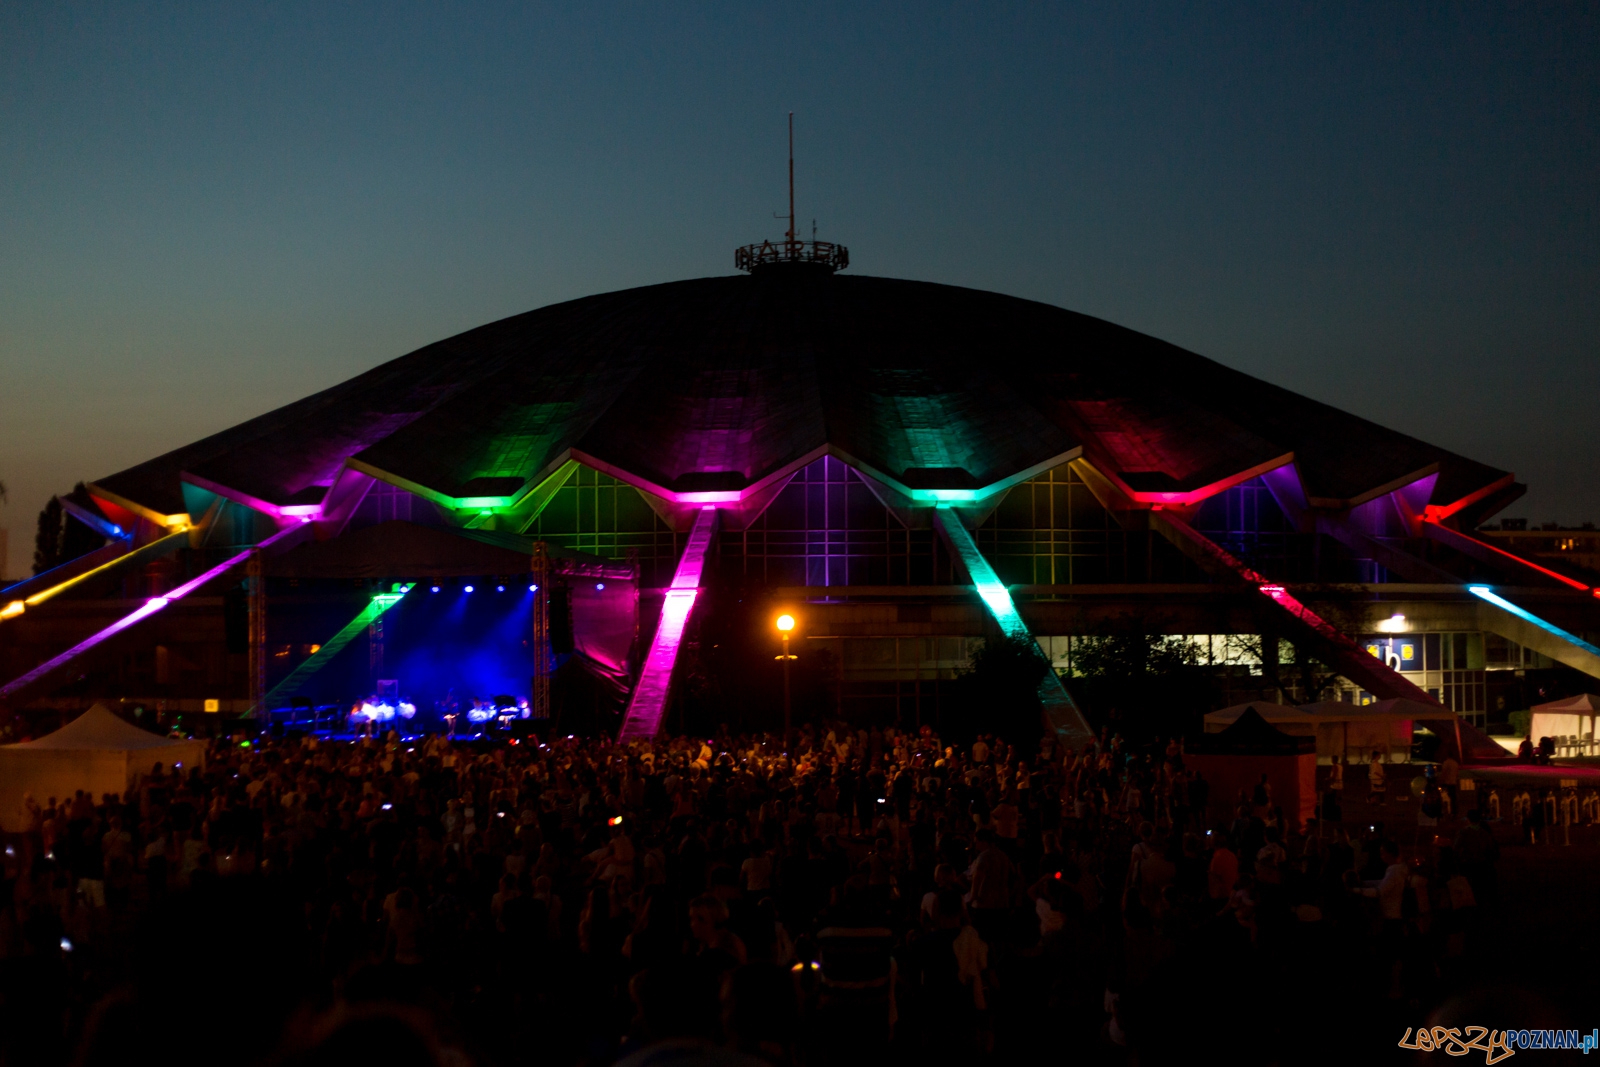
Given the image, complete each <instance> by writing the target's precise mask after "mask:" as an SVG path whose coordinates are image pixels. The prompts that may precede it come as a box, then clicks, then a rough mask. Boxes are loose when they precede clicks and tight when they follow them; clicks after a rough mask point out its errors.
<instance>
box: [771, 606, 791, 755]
mask: <svg viewBox="0 0 1600 1067" xmlns="http://www.w3.org/2000/svg"><path fill="white" fill-rule="evenodd" d="M774 625H776V626H777V627H778V633H779V634H780V635H781V636H782V637H783V654H782V655H780V656H778V657H777V658H778V659H779V660H781V661H782V662H783V743H784V745H785V746H787V745H788V744H789V734H790V731H791V730H792V729H793V726H792V724H791V721H790V719H791V715H790V703H789V661H790V660H792V659H794V656H792V655H790V654H789V633H790V631H792V630H793V629H794V616H793V615H789V614H783V615H779V616H778V618H777V620H776V622H775V623H774Z"/></svg>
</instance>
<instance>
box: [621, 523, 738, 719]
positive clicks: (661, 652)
mask: <svg viewBox="0 0 1600 1067" xmlns="http://www.w3.org/2000/svg"><path fill="white" fill-rule="evenodd" d="M716 532H717V509H716V508H715V507H704V508H701V509H700V514H699V515H697V516H696V517H695V520H694V528H693V529H692V530H690V531H689V543H688V544H687V545H685V546H684V549H683V556H682V557H681V558H680V559H679V560H678V569H677V571H676V572H675V573H674V574H673V575H672V585H671V586H669V587H668V589H667V595H666V597H665V599H663V600H662V602H661V622H660V623H659V624H658V625H657V626H656V635H655V637H654V638H653V639H652V640H651V642H650V652H649V654H647V655H646V656H645V660H644V669H643V670H642V671H640V673H639V684H638V685H636V686H634V689H633V696H632V698H630V699H629V701H628V714H627V716H626V717H625V718H624V719H623V720H622V729H621V731H619V732H618V734H617V740H619V741H648V740H650V739H651V738H652V737H654V736H655V735H656V734H657V733H658V732H659V731H660V729H661V718H662V716H663V715H664V714H665V713H666V710H667V697H668V695H669V694H670V692H671V689H672V669H673V667H674V666H675V665H676V664H677V662H678V648H679V646H681V645H682V644H683V631H684V628H685V627H686V626H688V625H689V615H690V613H692V612H693V611H694V602H695V599H696V598H697V597H698V596H699V595H700V576H701V574H702V573H703V572H704V571H705V565H706V553H707V552H709V551H710V550H711V539H712V537H713V536H714V535H715V534H716Z"/></svg>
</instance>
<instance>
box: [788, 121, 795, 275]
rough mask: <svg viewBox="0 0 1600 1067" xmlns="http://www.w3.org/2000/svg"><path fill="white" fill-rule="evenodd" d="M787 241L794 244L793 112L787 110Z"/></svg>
mask: <svg viewBox="0 0 1600 1067" xmlns="http://www.w3.org/2000/svg"><path fill="white" fill-rule="evenodd" d="M789 243H790V244H794V112H793V111H791V112H789Z"/></svg>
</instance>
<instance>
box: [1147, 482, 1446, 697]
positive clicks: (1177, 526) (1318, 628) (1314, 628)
mask: <svg viewBox="0 0 1600 1067" xmlns="http://www.w3.org/2000/svg"><path fill="white" fill-rule="evenodd" d="M1154 518H1155V521H1156V527H1157V528H1158V529H1161V530H1162V531H1163V532H1164V533H1167V535H1168V536H1169V537H1171V538H1173V539H1174V540H1175V541H1176V542H1186V544H1180V545H1179V547H1180V548H1187V549H1188V550H1189V554H1190V555H1193V556H1195V557H1196V558H1197V559H1199V561H1200V562H1201V563H1202V565H1206V564H1208V563H1209V564H1210V567H1209V569H1212V570H1217V571H1223V572H1229V573H1232V574H1233V575H1234V576H1235V577H1237V578H1239V579H1240V580H1241V581H1243V582H1246V583H1248V584H1249V585H1252V586H1254V587H1255V589H1256V591H1257V592H1258V593H1260V594H1261V595H1262V596H1264V597H1266V598H1267V599H1268V600H1270V601H1271V602H1272V603H1273V604H1275V605H1277V606H1278V607H1279V608H1280V609H1282V611H1283V613H1284V614H1286V615H1287V616H1289V618H1291V619H1292V620H1293V621H1294V622H1296V623H1298V624H1299V625H1300V626H1301V627H1304V628H1305V629H1306V630H1309V631H1310V633H1311V634H1312V635H1314V636H1315V637H1316V638H1318V639H1319V643H1320V644H1321V645H1322V647H1323V648H1324V649H1325V650H1326V651H1327V652H1328V653H1329V654H1330V659H1331V660H1332V661H1333V663H1334V665H1335V666H1336V667H1338V668H1339V671H1340V673H1342V674H1343V675H1344V676H1345V677H1347V678H1349V679H1350V680H1351V681H1353V682H1358V683H1360V684H1361V685H1362V686H1363V687H1365V688H1366V689H1368V690H1370V691H1371V692H1373V693H1376V694H1377V695H1378V696H1380V697H1384V698H1388V697H1408V698H1410V699H1412V700H1420V701H1422V702H1423V703H1424V704H1435V705H1437V704H1438V703H1439V701H1438V700H1437V699H1435V698H1434V697H1431V696H1429V695H1428V694H1427V692H1426V691H1424V690H1422V689H1418V688H1417V687H1416V686H1415V685H1413V684H1412V683H1411V682H1410V681H1409V680H1408V679H1407V678H1405V676H1403V675H1402V674H1400V672H1398V671H1393V670H1390V669H1389V667H1388V665H1386V664H1385V663H1383V662H1382V661H1381V660H1378V659H1376V658H1374V657H1373V656H1370V655H1368V654H1367V650H1366V649H1364V648H1362V647H1361V646H1359V645H1357V644H1356V643H1355V642H1354V641H1352V640H1350V638H1348V637H1346V636H1345V635H1344V634H1342V633H1340V632H1339V631H1338V630H1337V629H1335V628H1334V627H1333V626H1332V625H1331V624H1330V623H1329V622H1328V621H1327V620H1326V619H1324V618H1322V617H1321V616H1319V615H1318V614H1317V613H1316V612H1314V611H1312V610H1311V609H1310V608H1308V607H1307V606H1306V605H1305V604H1303V603H1301V602H1300V601H1299V600H1297V599H1296V598H1295V597H1294V596H1293V595H1292V594H1290V593H1289V591H1288V590H1287V589H1285V588H1284V587H1283V586H1281V585H1278V584H1277V583H1275V582H1272V581H1271V580H1269V579H1268V578H1267V577H1266V576H1265V575H1262V574H1259V573H1257V572H1256V571H1254V570H1252V569H1251V568H1249V567H1247V566H1245V565H1244V563H1242V562H1240V561H1239V560H1238V559H1237V558H1235V557H1234V555H1233V554H1232V553H1230V552H1228V551H1227V550H1226V549H1224V548H1223V547H1222V546H1221V545H1219V544H1217V543H1216V542H1215V541H1212V540H1211V539H1210V538H1209V537H1206V536H1205V535H1204V534H1202V533H1200V532H1199V531H1197V530H1195V529H1194V528H1193V527H1192V526H1190V525H1189V524H1188V523H1186V522H1184V521H1183V520H1182V519H1179V518H1177V517H1176V516H1174V515H1172V514H1170V513H1167V512H1163V513H1162V514H1160V515H1157V516H1155V517H1154ZM1440 711H1441V713H1442V715H1441V717H1448V716H1449V714H1450V713H1449V712H1446V711H1444V709H1443V708H1441V709H1440Z"/></svg>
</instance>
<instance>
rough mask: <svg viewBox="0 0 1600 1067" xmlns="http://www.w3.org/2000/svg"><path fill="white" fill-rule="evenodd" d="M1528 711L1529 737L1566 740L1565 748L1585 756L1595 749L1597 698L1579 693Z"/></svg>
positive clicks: (1598, 713)
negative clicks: (1573, 749)
mask: <svg viewBox="0 0 1600 1067" xmlns="http://www.w3.org/2000/svg"><path fill="white" fill-rule="evenodd" d="M1529 710H1530V711H1532V712H1533V714H1532V716H1530V718H1529V723H1528V734H1529V736H1530V737H1532V738H1533V740H1535V741H1537V740H1539V738H1541V737H1569V738H1572V739H1573V740H1571V741H1568V742H1565V745H1566V747H1569V748H1577V749H1579V750H1581V751H1584V752H1588V751H1589V750H1590V749H1592V748H1593V747H1594V741H1595V721H1596V717H1597V716H1600V696H1595V695H1594V694H1593V693H1580V694H1579V695H1578V696H1575V697H1563V698H1562V699H1561V700H1551V701H1547V702H1546V703H1543V704H1535V705H1534V706H1533V707H1532V708H1531V709H1529Z"/></svg>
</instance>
